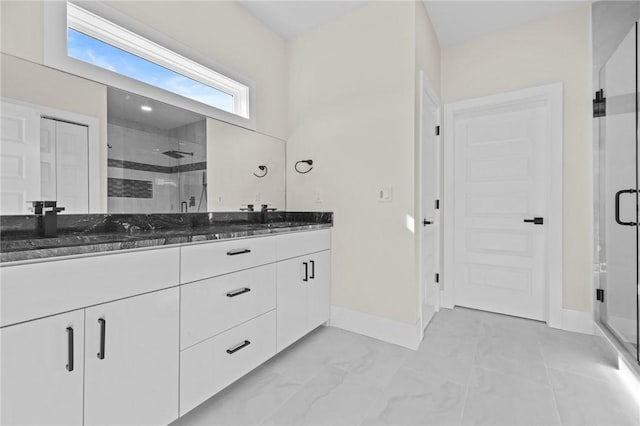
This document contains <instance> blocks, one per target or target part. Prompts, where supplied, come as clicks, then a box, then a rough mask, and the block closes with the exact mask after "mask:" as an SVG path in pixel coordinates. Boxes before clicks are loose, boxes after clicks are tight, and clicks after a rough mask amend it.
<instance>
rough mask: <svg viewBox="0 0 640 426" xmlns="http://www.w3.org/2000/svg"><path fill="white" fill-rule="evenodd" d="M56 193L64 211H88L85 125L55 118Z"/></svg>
mask: <svg viewBox="0 0 640 426" xmlns="http://www.w3.org/2000/svg"><path fill="white" fill-rule="evenodd" d="M55 123H56V193H57V198H56V200H57V201H58V206H61V207H64V208H65V210H64V211H65V212H66V213H88V212H89V134H88V128H87V126H82V125H79V124H72V123H67V122H64V121H56V122H55Z"/></svg>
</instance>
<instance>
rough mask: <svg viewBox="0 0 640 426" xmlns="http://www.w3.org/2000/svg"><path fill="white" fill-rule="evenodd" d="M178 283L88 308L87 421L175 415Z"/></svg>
mask: <svg viewBox="0 0 640 426" xmlns="http://www.w3.org/2000/svg"><path fill="white" fill-rule="evenodd" d="M178 307H179V289H178V288H177V287H176V288H171V289H168V290H162V291H158V292H154V293H148V294H145V295H142V296H136V297H132V298H128V299H123V300H119V301H115V302H111V303H105V304H103V305H98V306H94V307H92V308H87V310H86V323H85V327H86V346H85V370H86V373H85V406H84V409H85V414H84V423H85V425H152V424H153V425H159V424H163V425H165V424H168V423H171V422H172V421H173V420H175V419H176V418H177V417H178V351H179V347H178V344H179V342H178V330H179V309H178Z"/></svg>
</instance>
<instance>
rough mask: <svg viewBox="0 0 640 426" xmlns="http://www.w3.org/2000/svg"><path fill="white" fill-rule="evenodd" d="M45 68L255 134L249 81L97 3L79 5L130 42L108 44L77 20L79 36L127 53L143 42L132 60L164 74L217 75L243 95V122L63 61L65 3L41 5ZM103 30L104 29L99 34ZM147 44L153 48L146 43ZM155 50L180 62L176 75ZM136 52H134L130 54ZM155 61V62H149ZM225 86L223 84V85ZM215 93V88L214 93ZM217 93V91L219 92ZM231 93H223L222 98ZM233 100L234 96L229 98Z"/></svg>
mask: <svg viewBox="0 0 640 426" xmlns="http://www.w3.org/2000/svg"><path fill="white" fill-rule="evenodd" d="M43 7H44V9H43V11H44V64H45V65H47V66H51V67H53V68H56V69H59V70H62V71H65V72H69V73H71V74H75V75H78V76H80V77H84V78H87V79H90V80H93V81H96V82H99V83H102V84H106V85H109V86H113V87H116V88H118V89H122V90H125V91H128V92H132V93H136V94H139V95H142V96H146V97H150V98H153V99H157V100H159V101H161V102H165V103H168V104H171V105H175V106H177V107H180V108H183V109H187V110H190V111H194V112H197V113H199V114H202V115H205V116H207V117H211V118H215V119H218V120H222V121H225V122H228V123H231V124H235V125H237V126H241V127H245V128H248V129H251V130H255V129H256V108H255V104H256V102H255V91H256V90H255V89H256V84H255V82H253V81H252V80H250V79H248V78H246V77H244V76H242V75H240V74H239V73H237V72H235V71H233V70H230V69H228V68H226V67H224V66H223V65H221V64H217V63H215V62H213V61H212V60H211V59H210V58H208V57H206V56H204V55H201V54H198V53H197V52H195V51H194V50H192V49H190V48H188V47H186V46H184V45H182V44H180V43H178V42H176V41H175V40H173V39H171V38H170V37H168V36H167V35H166V34H163V33H161V32H159V31H155V30H153V29H151V28H149V27H148V26H146V25H144V24H142V23H140V22H138V21H136V20H134V19H132V18H131V17H130V16H127V15H125V14H123V13H121V12H118V11H117V10H115V9H113V8H111V7H109V6H107V5H105V4H104V3H102V2H99V1H95V2H83V3H82V8H84V9H87V10H88V11H89V12H91V13H93V14H96V15H98V16H99V17H102V18H103V21H105V20H106V21H110V22H112V23H114V24H116V25H117V26H119V27H122V28H121V29H122V30H123V31H122V33H123V34H126V33H128V34H130V35H131V37H129V41H130V43H125V42H124V41H122V40H120V42H118V43H117V44H116V42H115V41H114V39H113V37H112V36H113V34H111V36H109V35H108V31H106V30H105V31H100V30H99V29H98V28H93V30H87V28H85V26H84V24H83V23H82V22H80V21H79V20H75V21H74V23H75V24H77V25H78V26H80V27H82V32H85V30H87V31H90V32H91V34H88V35H92V34H93V35H92V36H97V35H98V32H99V33H100V34H101V35H100V37H99V38H100V39H102V38H103V36H104V37H108V38H109V37H110V40H111V41H113V43H111V41H106V40H103V41H105V42H108V43H109V44H114V45H116V47H118V48H123V47H125V46H124V45H123V44H122V43H125V44H128V46H127V47H126V48H125V50H127V51H131V49H130V47H132V46H134V45H135V44H136V43H139V42H141V40H145V41H146V44H145V45H144V47H141V48H140V49H139V51H136V52H135V53H134V52H132V53H134V54H136V55H138V56H141V57H143V58H145V59H147V60H151V61H152V62H154V63H158V62H157V61H156V59H157V60H158V61H161V62H162V63H159V64H158V65H162V66H165V67H167V68H171V69H173V70H174V71H176V72H179V73H181V74H185V73H186V72H188V71H184V69H183V68H188V67H189V64H190V63H191V64H194V63H195V64H200V66H201V69H200V71H202V69H209V70H216V74H217V73H219V74H220V75H224V76H225V78H227V79H228V82H229V81H236V82H238V83H240V86H243V87H244V88H245V89H242V87H240V86H238V87H237V88H236V90H238V91H239V93H245V94H246V93H248V106H247V105H246V104H245V105H239V108H240V109H241V110H242V112H243V114H245V115H247V117H243V116H241V115H237V114H235V113H230V112H227V111H224V110H221V109H218V108H215V107H213V106H209V105H207V104H204V103H202V102H198V101H195V100H192V99H189V98H186V97H184V96H181V95H178V94H176V93H172V92H169V91H166V90H164V89H161V88H158V87H155V86H152V85H149V84H146V83H143V82H141V81H138V80H135V79H132V78H129V77H126V76H124V75H121V74H118V73H115V72H112V71H109V70H107V69H104V68H100V67H97V66H95V65H92V64H89V63H86V62H83V61H80V60H77V59H75V58H71V57H69V56H68V55H67V2H66V1H45V2H44V6H43ZM85 23H86V24H87V25H86V26H88V27H91V25H92V24H91V23H90V22H85ZM103 30H104V29H103ZM133 36H136V37H138V39H135V40H134V38H133ZM150 40H152V41H153V42H151V41H150ZM154 45H155V46H157V47H158V48H160V49H163V50H164V51H165V52H175V53H176V54H177V56H179V57H182V58H183V59H184V60H183V61H178V62H181V64H180V69H181V71H178V70H177V69H176V67H177V65H178V63H177V62H176V63H173V62H172V66H171V67H168V66H167V65H166V61H167V60H166V58H165V59H158V58H160V57H161V56H162V55H161V51H160V50H158V49H157V48H156V49H155V50H154V49H153V46H154ZM134 50H135V49H134ZM154 55H155V56H154ZM151 56H154V58H155V59H153V60H152V59H151ZM191 71H192V72H188V74H187V76H188V77H189V78H193V79H194V80H197V81H200V82H202V83H203V84H206V85H209V86H211V85H212V84H211V81H210V80H207V81H202V80H203V74H202V73H199V72H195V71H194V70H191ZM222 86H224V84H222ZM216 88H217V89H220V87H216ZM220 90H222V89H220ZM228 90H230V89H229V88H228V87H227V89H226V90H223V91H225V92H227V91H228ZM231 94H233V93H231ZM235 99H239V97H235V96H234V101H235Z"/></svg>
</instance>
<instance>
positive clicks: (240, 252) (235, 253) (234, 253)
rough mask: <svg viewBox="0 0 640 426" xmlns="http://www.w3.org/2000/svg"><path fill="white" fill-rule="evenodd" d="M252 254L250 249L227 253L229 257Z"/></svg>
mask: <svg viewBox="0 0 640 426" xmlns="http://www.w3.org/2000/svg"><path fill="white" fill-rule="evenodd" d="M246 253H251V250H249V249H239V250H230V251H228V252H227V256H236V255H238V254H246Z"/></svg>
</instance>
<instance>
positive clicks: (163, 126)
mask: <svg viewBox="0 0 640 426" xmlns="http://www.w3.org/2000/svg"><path fill="white" fill-rule="evenodd" d="M143 105H145V106H148V107H151V111H143V110H142V109H141V108H140V107H142V106H143ZM107 117H108V120H109V121H118V120H120V121H122V120H124V121H129V122H135V123H139V124H140V125H143V126H150V127H152V128H155V129H157V130H165V131H166V130H170V129H174V128H176V127H180V126H184V125H187V124H191V123H195V122H196V121H200V120H204V117H203V116H202V115H200V114H196V113H195V112H191V111H187V110H185V109H182V108H178V107H175V106H172V105H169V104H165V103H163V102H160V101H156V100H154V99H150V98H146V97H144V96H140V95H136V94H135V93H129V92H125V91H123V90H119V89H115V88H113V87H109V88H107ZM114 119H115V120H114Z"/></svg>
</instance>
